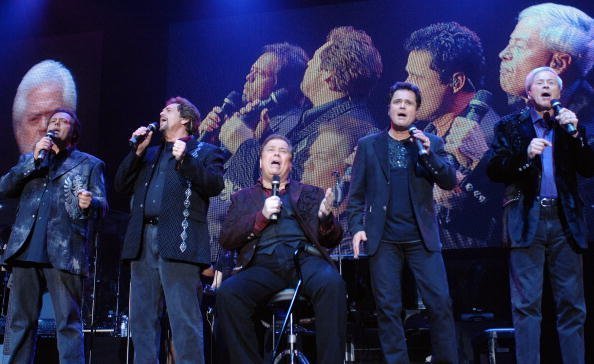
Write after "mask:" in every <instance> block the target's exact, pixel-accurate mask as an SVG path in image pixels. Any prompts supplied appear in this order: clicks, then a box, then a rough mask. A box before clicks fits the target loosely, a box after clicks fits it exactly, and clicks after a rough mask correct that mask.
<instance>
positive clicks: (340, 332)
mask: <svg viewBox="0 0 594 364" xmlns="http://www.w3.org/2000/svg"><path fill="white" fill-rule="evenodd" d="M292 157H293V150H292V147H291V145H290V144H289V142H288V139H287V138H285V137H282V136H279V135H271V136H269V137H268V138H267V139H266V140H265V141H264V142H263V147H262V152H261V156H260V169H261V174H262V178H261V179H260V181H259V182H258V183H257V184H256V185H254V186H252V187H250V188H246V189H243V190H241V191H239V192H237V193H236V194H234V195H233V196H232V197H231V206H230V207H229V212H228V215H227V219H226V220H225V224H224V226H223V231H222V234H221V245H222V246H223V247H224V248H225V249H238V250H239V258H238V264H237V265H238V266H237V267H236V270H238V271H239V272H238V273H237V274H235V275H233V276H232V277H231V278H229V279H228V280H226V281H224V282H223V284H222V285H221V288H220V289H219V291H218V292H217V313H218V320H219V327H218V329H219V333H218V335H217V337H218V338H221V339H222V340H223V342H224V344H225V346H224V348H225V351H226V352H228V354H229V358H228V361H225V362H230V363H254V364H255V363H262V360H263V359H262V356H261V355H260V353H259V350H258V341H257V338H256V333H255V326H254V322H253V317H252V316H253V315H254V313H255V310H256V308H257V307H258V306H259V305H263V304H265V303H266V300H267V299H269V298H270V297H271V296H272V295H274V293H276V292H278V291H280V290H282V289H284V288H287V287H294V285H295V283H296V282H297V280H298V278H299V277H298V276H297V269H296V267H295V263H294V258H293V256H294V252H295V251H296V250H297V249H299V251H300V252H299V253H298V258H297V260H298V264H299V265H300V267H301V269H300V270H301V273H302V276H303V283H302V284H303V286H302V294H303V295H304V296H306V297H308V298H309V299H310V300H311V301H312V304H313V308H314V312H315V316H316V319H315V320H316V344H317V345H316V346H317V351H318V356H317V362H318V363H328V364H332V363H334V364H339V363H343V361H344V352H345V330H346V293H345V287H344V282H343V280H342V278H341V276H340V275H339V274H338V271H337V270H336V269H335V268H334V266H333V263H332V261H331V260H330V258H329V256H328V253H327V250H326V248H332V247H334V246H336V245H337V244H338V243H339V242H340V239H341V237H342V229H341V227H340V225H339V224H338V221H337V220H336V219H335V218H334V216H333V215H332V203H333V200H334V195H333V193H332V189H330V188H329V189H327V190H326V192H325V193H324V190H322V189H320V188H318V187H314V186H311V185H306V184H302V183H299V182H297V181H294V180H291V179H290V178H289V174H290V172H291V167H292ZM275 175H276V176H278V177H279V178H280V187H279V191H280V192H279V195H278V196H275V195H273V194H272V180H273V176H275ZM273 215H274V216H277V219H276V220H275V221H273V220H272V216H273ZM273 331H274V330H273Z"/></svg>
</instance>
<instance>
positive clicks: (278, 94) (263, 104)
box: [242, 88, 289, 120]
mask: <svg viewBox="0 0 594 364" xmlns="http://www.w3.org/2000/svg"><path fill="white" fill-rule="evenodd" d="M287 101H289V91H287V89H286V88H281V89H278V90H276V91H274V92H273V93H271V94H270V96H269V97H268V98H267V99H265V100H262V101H260V103H259V104H258V105H256V106H254V108H253V109H251V110H250V111H249V112H247V113H245V115H243V116H242V118H243V119H245V120H252V119H254V118H255V119H260V113H261V112H262V110H264V109H268V110H273V109H275V108H277V107H279V106H281V105H284V104H285V103H286V102H287Z"/></svg>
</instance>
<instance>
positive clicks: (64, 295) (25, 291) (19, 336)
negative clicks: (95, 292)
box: [4, 267, 85, 364]
mask: <svg viewBox="0 0 594 364" xmlns="http://www.w3.org/2000/svg"><path fill="white" fill-rule="evenodd" d="M11 279H12V282H13V284H12V287H11V289H10V299H9V303H8V320H7V323H6V334H5V336H4V355H5V358H4V363H32V362H33V359H34V357H35V341H36V334H37V320H38V319H39V313H40V311H41V303H42V295H43V292H44V291H45V289H46V288H47V290H48V291H49V294H50V297H51V299H52V304H53V306H54V313H55V318H56V341H57V343H58V353H59V356H60V363H62V364H69V363H73V364H74V363H79V364H81V363H84V362H85V354H84V340H83V332H82V321H81V306H82V293H83V278H82V277H81V276H78V275H74V274H71V273H68V272H64V271H61V270H58V269H54V268H40V267H39V268H38V267H26V268H25V267H13V268H12V278H11Z"/></svg>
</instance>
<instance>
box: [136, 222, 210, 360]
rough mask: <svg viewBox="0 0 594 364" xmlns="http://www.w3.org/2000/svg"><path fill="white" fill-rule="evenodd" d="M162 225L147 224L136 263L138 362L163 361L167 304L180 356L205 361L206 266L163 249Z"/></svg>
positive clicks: (175, 345)
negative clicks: (202, 302) (174, 257)
mask: <svg viewBox="0 0 594 364" xmlns="http://www.w3.org/2000/svg"><path fill="white" fill-rule="evenodd" d="M156 237H157V226H155V225H146V226H145V228H144V244H143V248H142V253H141V257H140V259H139V260H137V261H133V262H132V264H131V286H132V289H131V291H130V300H131V305H130V306H131V307H130V329H131V333H132V341H133V342H134V362H135V363H142V364H146V363H158V358H159V348H160V346H161V345H160V343H161V318H162V316H163V313H164V308H165V307H164V306H165V304H166V305H167V314H168V317H169V324H170V325H171V332H172V336H173V347H174V349H175V362H176V363H188V364H190V363H191V364H200V363H204V335H203V331H202V330H203V327H202V326H203V323H202V314H201V312H200V296H201V294H202V283H201V282H200V267H199V266H198V265H195V264H188V263H182V262H172V261H168V260H164V259H162V258H161V257H160V256H159V254H158V244H157V239H156Z"/></svg>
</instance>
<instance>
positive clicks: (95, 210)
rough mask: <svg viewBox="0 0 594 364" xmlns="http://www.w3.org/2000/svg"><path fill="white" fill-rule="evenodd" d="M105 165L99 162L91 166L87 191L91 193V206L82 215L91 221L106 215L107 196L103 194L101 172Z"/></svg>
mask: <svg viewBox="0 0 594 364" xmlns="http://www.w3.org/2000/svg"><path fill="white" fill-rule="evenodd" d="M104 169H105V164H104V163H103V162H99V163H97V164H95V165H94V166H93V169H92V170H91V177H90V181H89V186H88V189H89V191H91V192H92V193H93V199H92V201H91V206H90V207H89V208H88V209H87V211H85V212H84V215H85V216H87V217H89V218H92V219H100V218H103V217H104V216H105V215H106V214H107V209H108V206H107V196H106V193H105V177H104V174H103V171H104Z"/></svg>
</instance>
